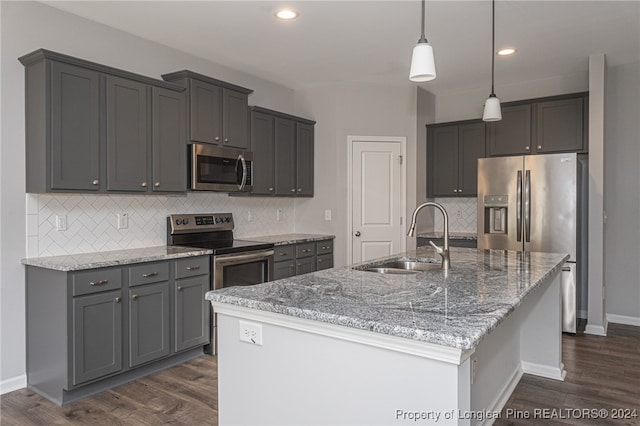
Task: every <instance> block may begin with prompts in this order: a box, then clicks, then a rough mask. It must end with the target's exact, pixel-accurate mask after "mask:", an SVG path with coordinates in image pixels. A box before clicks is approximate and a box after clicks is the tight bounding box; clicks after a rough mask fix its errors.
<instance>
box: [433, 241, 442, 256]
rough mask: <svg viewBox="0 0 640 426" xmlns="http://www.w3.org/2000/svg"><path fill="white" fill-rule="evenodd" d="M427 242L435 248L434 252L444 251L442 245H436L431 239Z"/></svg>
mask: <svg viewBox="0 0 640 426" xmlns="http://www.w3.org/2000/svg"><path fill="white" fill-rule="evenodd" d="M429 244H431V246H432V247H433V248H434V249H436V252H437V253H438V254H442V253H444V249H443V248H442V247H438V246H437V245H436V243H434V242H433V241H429Z"/></svg>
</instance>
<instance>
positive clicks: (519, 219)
mask: <svg viewBox="0 0 640 426" xmlns="http://www.w3.org/2000/svg"><path fill="white" fill-rule="evenodd" d="M516 237H517V239H516V240H517V241H522V170H518V183H517V185H516Z"/></svg>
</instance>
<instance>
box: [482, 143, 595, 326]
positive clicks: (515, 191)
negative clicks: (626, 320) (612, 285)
mask: <svg viewBox="0 0 640 426" xmlns="http://www.w3.org/2000/svg"><path fill="white" fill-rule="evenodd" d="M586 164H587V163H586V157H585V156H578V155H577V154H575V153H568V154H547V155H525V156H517V157H494V158H482V159H480V160H478V248H481V249H505V250H517V251H529V252H553V253H569V255H570V257H569V260H568V262H567V263H566V264H565V265H564V267H563V272H562V294H563V327H562V329H563V331H565V332H570V333H575V332H576V314H577V312H578V309H580V308H582V307H584V308H585V309H586V306H587V301H586V282H584V281H585V280H586V277H587V274H586V262H583V261H582V260H583V259H582V257H583V256H582V252H583V250H581V249H582V248H583V246H584V245H585V243H586V229H587V227H586V216H585V215H586V209H583V208H582V207H581V206H584V205H586V199H584V198H585V197H586V194H587V192H586V188H585V185H584V184H586V179H583V176H585V174H586ZM583 213H584V214H583ZM576 290H577V291H576Z"/></svg>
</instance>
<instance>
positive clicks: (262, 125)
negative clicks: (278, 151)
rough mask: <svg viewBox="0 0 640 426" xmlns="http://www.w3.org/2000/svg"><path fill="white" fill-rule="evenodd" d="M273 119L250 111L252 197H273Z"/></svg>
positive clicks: (262, 113)
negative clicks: (252, 159)
mask: <svg viewBox="0 0 640 426" xmlns="http://www.w3.org/2000/svg"><path fill="white" fill-rule="evenodd" d="M274 131H275V118H274V117H273V115H271V114H266V113H264V112H260V111H251V151H253V158H254V161H253V165H252V167H253V169H252V172H253V191H252V192H251V193H252V194H254V195H273V194H274V189H275V183H274V182H275V181H274V167H275V156H274V155H275V145H274V144H275V133H274Z"/></svg>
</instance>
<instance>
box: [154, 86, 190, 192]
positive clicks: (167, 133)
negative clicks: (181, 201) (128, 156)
mask: <svg viewBox="0 0 640 426" xmlns="http://www.w3.org/2000/svg"><path fill="white" fill-rule="evenodd" d="M152 94H153V97H152V108H151V109H152V111H153V119H152V120H151V122H152V123H153V126H152V130H151V151H152V154H151V158H152V160H153V161H152V175H151V183H150V185H151V184H152V185H153V186H152V187H151V189H152V191H159V192H184V191H186V190H187V150H186V148H185V147H186V135H187V125H186V123H187V109H186V98H185V95H184V93H178V92H175V91H173V90H167V89H163V88H160V87H154V88H153V89H152Z"/></svg>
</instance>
